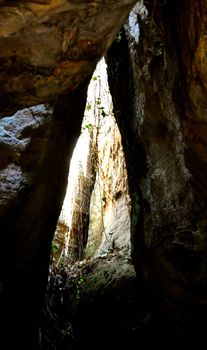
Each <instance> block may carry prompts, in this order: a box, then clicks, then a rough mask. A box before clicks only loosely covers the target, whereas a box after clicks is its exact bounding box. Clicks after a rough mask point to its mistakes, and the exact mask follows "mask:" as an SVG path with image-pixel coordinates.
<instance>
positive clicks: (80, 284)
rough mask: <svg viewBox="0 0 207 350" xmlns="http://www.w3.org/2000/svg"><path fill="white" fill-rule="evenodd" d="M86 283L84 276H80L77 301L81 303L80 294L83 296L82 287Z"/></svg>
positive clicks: (77, 284)
mask: <svg viewBox="0 0 207 350" xmlns="http://www.w3.org/2000/svg"><path fill="white" fill-rule="evenodd" d="M84 282H85V279H84V277H83V276H82V275H80V276H79V278H78V280H77V283H76V301H79V299H80V294H81V287H82V285H83V283H84Z"/></svg>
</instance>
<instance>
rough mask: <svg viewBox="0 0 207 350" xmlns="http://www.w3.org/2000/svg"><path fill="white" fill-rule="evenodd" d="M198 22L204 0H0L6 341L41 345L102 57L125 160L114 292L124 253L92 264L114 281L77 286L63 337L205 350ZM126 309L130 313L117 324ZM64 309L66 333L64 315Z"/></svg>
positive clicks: (206, 45) (206, 8)
mask: <svg viewBox="0 0 207 350" xmlns="http://www.w3.org/2000/svg"><path fill="white" fill-rule="evenodd" d="M206 21H207V1H206V0H198V1H196V3H195V1H193V0H188V1H187V0H174V1H173V0H148V1H144V0H139V1H135V0H117V1H108V0H105V1H99V0H97V1H93V2H92V1H85V0H77V1H73V0H28V1H27V0H20V1H18V2H17V1H12V0H11V1H6V0H1V1H0V47H1V50H0V63H1V65H0V67H1V68H0V85H1V90H0V96H1V97H0V118H1V119H0V150H1V153H0V154H1V157H0V179H1V181H0V193H1V197H0V227H1V234H0V242H1V251H0V321H1V322H0V323H1V325H2V327H1V341H2V343H1V344H2V346H3V349H10V348H13V347H14V344H15V347H17V348H21V349H31V350H33V349H34V350H37V349H39V348H40V346H41V345H40V344H41V317H42V316H41V315H42V311H43V308H44V301H45V296H46V294H47V288H48V276H49V270H50V259H51V245H52V242H53V237H54V233H55V230H56V225H57V222H58V218H59V215H60V212H61V208H62V204H63V200H64V196H65V193H66V186H67V181H68V164H69V162H70V159H71V156H72V152H73V150H74V147H75V144H76V141H77V139H78V137H79V135H80V133H81V127H82V120H83V115H84V111H85V108H86V107H87V101H86V100H87V89H88V85H89V83H90V81H91V77H92V74H93V72H94V70H95V67H96V65H97V63H98V62H99V60H100V59H101V58H102V57H105V60H106V63H107V67H108V68H107V70H108V83H109V88H110V93H111V96H112V100H113V112H114V117H115V119H116V123H117V125H118V128H119V131H120V134H121V143H122V147H123V152H124V156H125V161H126V171H127V177H128V190H129V196H130V230H131V231H130V245H131V246H130V257H128V256H127V261H125V263H127V264H128V265H130V267H129V269H128V270H127V271H128V272H127V274H126V275H125V276H127V278H126V279H125V278H121V279H120V285H119V287H117V288H118V289H116V292H115V289H114V290H113V293H112V289H110V288H111V287H112V285H110V281H112V280H113V276H114V278H116V277H117V276H116V272H117V271H119V270H118V266H120V260H119V258H120V259H126V255H125V253H124V254H122V255H121V257H119V258H118V259H117V260H114V257H113V255H112V256H111V258H110V259H111V260H110V259H109V261H111V262H112V265H110V264H109V265H110V266H111V270H110V269H109V270H108V269H106V266H103V270H101V272H100V269H99V268H100V266H99V265H97V266H94V268H95V270H94V271H96V272H97V271H99V272H100V276H102V273H103V276H105V279H102V281H103V283H106V284H107V283H109V285H110V286H111V287H110V288H109V289H108V299H107V300H106V299H104V298H105V297H106V295H105V296H103V298H102V299H100V298H99V297H100V295H101V289H100V293H99V294H100V295H98V294H97V295H96V294H95V295H94V294H93V293H92V290H90V291H91V294H90V292H88V291H89V289H87V288H86V289H85V295H87V302H86V299H84V300H82V301H83V303H79V308H78V309H77V310H76V311H77V315H79V316H78V317H79V318H75V319H74V324H75V329H76V332H77V334H78V337H77V338H78V340H77V342H75V344H70V341H71V338H70V339H68V338H67V337H66V338H67V339H66V340H65V343H64V344H63V343H62V344H61V347H60V348H62V349H64V348H68V349H69V348H71V349H72V348H73V346H75V348H77V349H78V348H81V347H83V346H87V347H91V348H94V349H95V348H97V347H101V346H102V345H103V347H105V348H106V347H108V348H111V349H112V348H121V347H122V345H123V347H125V348H126V347H127V346H128V347H129V348H131V349H133V348H136V347H137V348H138V347H143V344H144V345H147V346H149V345H161V346H164V347H165V346H166V344H168V345H169V344H170V345H169V346H171V345H173V346H180V345H182V346H189V345H191V344H193V343H194V344H196V346H197V347H198V348H201V345H200V344H202V340H203V339H205V331H206V326H207V309H206V305H207V293H206V291H207V261H206V256H207V254H206V253H207V240H206V231H207V230H206V226H207V225H206V216H205V214H206V201H207V190H206V188H207V186H206V182H207V176H206V175H207V148H206V138H205V129H206V128H207V125H206V123H207V122H206V110H207V107H206V101H207V99H206V89H207V72H206V67H207V64H206V63H207V62H206V50H207V40H206V38H207V33H206V28H207V26H206ZM118 196H119V191H117V198H118ZM121 261H122V260H121ZM97 264H98V263H97ZM106 265H107V264H106ZM71 266H76V265H75V263H73V264H72V263H71ZM77 266H78V267H77V268H78V271H80V265H78V264H77ZM96 268H97V269H98V270H96ZM89 270H90V269H89ZM122 270H123V269H122ZM92 272H93V268H92V267H91V270H90V271H88V275H87V276H88V281H89V282H88V285H89V286H90V284H91V285H92V284H93V282H94V279H93V278H94V275H93V274H92V275H91V274H90V273H92ZM119 276H122V274H120V275H119ZM52 277H53V276H52ZM62 277H63V276H62ZM62 277H61V278H62ZM70 277H71V279H72V276H71V275H70ZM122 277H123V276H122ZM64 278H65V279H66V280H67V278H66V276H65V275H64ZM68 278H69V276H68ZM78 278H79V282H80V285H81V287H82V286H83V284H85V283H82V282H83V280H82V279H81V278H82V277H81V276H80V275H78ZM116 280H117V281H118V280H119V278H118V277H117V279H116ZM59 281H62V280H61V279H59ZM67 282H68V283H69V282H70V281H69V279H68V280H67ZM61 283H62V282H61ZM102 286H103V285H102ZM123 286H124V287H123ZM127 288H128V294H123V295H122V294H121V293H122V291H123V290H126V289H127ZM57 290H59V289H58V288H57ZM78 291H79V289H78ZM76 292H77V290H76ZM67 293H68V294H67ZM67 293H66V294H67V295H66V300H67V298H68V303H69V300H70V293H69V290H67ZM71 293H72V291H71ZM87 293H88V294H87ZM130 293H131V294H130ZM71 295H72V294H71ZM77 295H78V299H79V296H80V295H79V294H76V297H77ZM122 296H123V301H124V303H125V304H120V300H121V301H122ZM109 300H110V301H111V303H110V302H109ZM107 302H109V303H108V304H107ZM120 305H121V306H120ZM123 305H125V307H126V308H124V307H123V309H122V310H121V311H123V313H120V307H122V306H123ZM99 307H100V310H99ZM130 308H131V310H132V312H131V315H132V316H133V322H132V323H131V322H125V323H122V322H120V319H121V320H123V319H124V320H126V319H127V317H128V313H127V312H128V310H129V309H130ZM60 309H61V306H60ZM112 309H113V314H110V313H109V310H112ZM71 310H72V309H71ZM62 312H63V313H62V318H63V319H62V323H64V321H65V322H66V323H65V325H62V327H63V328H62V330H63V331H64V330H67V329H69V328H70V323H67V316H65V314H64V312H65V311H64V310H62ZM125 312H126V313H125ZM122 316H123V318H122ZM124 316H126V317H125V318H124ZM65 317H66V319H65ZM97 317H98V319H97ZM80 320H82V324H81V322H80ZM60 323H61V319H60ZM64 327H65V328H64ZM60 328H61V327H60ZM96 335H97V338H98V339H99V342H101V344H100V343H97V338H96ZM168 345H167V346H168ZM42 348H43V349H44V344H43V345H42Z"/></svg>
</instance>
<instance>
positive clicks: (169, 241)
mask: <svg viewBox="0 0 207 350" xmlns="http://www.w3.org/2000/svg"><path fill="white" fill-rule="evenodd" d="M206 6H207V4H206V1H201V0H200V1H197V2H196V4H195V2H193V1H184V0H182V1H166V2H163V4H161V2H156V1H152V2H151V5H150V2H147V7H148V11H149V14H148V17H145V18H144V16H143V13H142V14H141V13H140V12H139V10H137V18H138V23H139V29H140V33H139V40H138V42H137V41H136V40H135V39H134V37H133V35H132V33H131V31H130V25H129V23H128V24H126V25H125V30H124V32H123V35H122V40H121V41H120V42H119V43H117V42H115V43H114V44H113V46H112V47H111V49H110V50H109V53H108V64H109V80H110V86H111V92H112V96H113V99H114V106H115V114H116V118H117V122H118V124H119V127H120V131H121V134H122V140H123V146H124V149H125V157H126V163H127V167H128V172H129V187H130V191H131V197H132V245H133V251H132V254H133V257H134V262H135V265H136V268H137V271H138V274H139V273H140V269H141V271H144V273H145V277H146V278H147V280H148V282H149V284H150V290H151V296H152V302H153V303H154V308H155V310H156V311H157V317H158V318H159V319H161V320H164V319H165V320H166V317H169V322H170V323H171V325H172V326H173V327H174V328H176V329H178V328H180V329H183V330H184V329H189V328H191V327H194V328H196V329H197V330H199V331H201V330H202V329H204V327H205V325H206V314H207V310H206V287H207V285H206V277H207V266H206V249H207V245H206V243H207V241H206V218H205V213H206V182H207V177H206V155H207V151H206V140H205V129H206V126H207V125H206V54H205V52H206V44H207V42H206V14H207V12H206ZM133 213H138V218H137V221H136V220H135V221H134V217H133ZM156 311H155V314H156ZM158 314H159V316H158ZM161 315H163V317H162V316H161ZM163 322H164V321H163ZM165 325H166V323H165ZM175 325H176V327H175Z"/></svg>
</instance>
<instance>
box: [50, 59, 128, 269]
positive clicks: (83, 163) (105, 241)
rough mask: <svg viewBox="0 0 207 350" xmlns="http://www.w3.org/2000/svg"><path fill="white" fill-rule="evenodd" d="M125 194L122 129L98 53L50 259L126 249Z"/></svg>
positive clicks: (60, 260)
mask: <svg viewBox="0 0 207 350" xmlns="http://www.w3.org/2000/svg"><path fill="white" fill-rule="evenodd" d="M130 204H131V200H130V195H129V190H128V179H127V171H126V164H125V158H124V152H123V149H122V143H121V135H120V132H119V129H118V126H117V124H116V121H115V118H114V115H113V103H112V97H111V94H110V91H109V86H108V77H107V65H106V62H105V60H104V58H102V60H101V61H100V62H99V63H98V65H97V67H96V70H95V71H94V74H93V76H92V78H91V82H90V84H89V87H88V95H87V102H86V108H85V113H84V118H83V123H82V128H81V135H80V137H79V138H78V140H77V143H76V146H75V149H74V152H73V156H72V159H71V162H70V169H69V176H68V186H67V191H66V195H65V199H64V202H63V207H62V211H61V213H60V216H59V220H58V223H57V227H56V233H55V236H54V239H53V244H52V253H53V263H54V262H56V263H57V264H61V263H66V262H68V263H70V262H75V261H77V260H83V259H84V258H92V257H97V256H100V255H104V254H107V253H108V252H112V251H114V250H125V251H127V252H128V253H130V209H131V208H130Z"/></svg>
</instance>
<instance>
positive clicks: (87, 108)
mask: <svg viewBox="0 0 207 350" xmlns="http://www.w3.org/2000/svg"><path fill="white" fill-rule="evenodd" d="M91 108H92V105H91V103H89V102H88V103H87V105H86V110H87V111H90V109H91Z"/></svg>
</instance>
